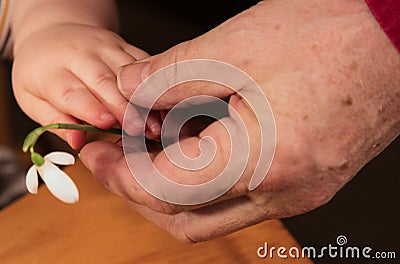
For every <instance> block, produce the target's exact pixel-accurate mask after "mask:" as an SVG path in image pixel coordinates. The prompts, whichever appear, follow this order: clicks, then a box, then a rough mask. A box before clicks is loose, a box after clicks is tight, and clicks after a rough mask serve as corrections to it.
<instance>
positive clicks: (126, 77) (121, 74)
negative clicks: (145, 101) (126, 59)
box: [117, 60, 150, 99]
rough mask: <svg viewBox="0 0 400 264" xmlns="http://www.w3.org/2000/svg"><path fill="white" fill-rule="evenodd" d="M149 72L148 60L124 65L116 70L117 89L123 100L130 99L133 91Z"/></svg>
mask: <svg viewBox="0 0 400 264" xmlns="http://www.w3.org/2000/svg"><path fill="white" fill-rule="evenodd" d="M149 71H150V61H149V60H145V61H141V62H136V63H133V64H128V65H124V66H121V67H120V68H119V69H118V74H117V83H118V88H119V90H120V92H121V93H122V94H123V95H124V96H125V98H127V99H130V98H131V96H132V94H133V92H134V91H135V89H136V88H137V87H138V86H139V85H140V84H141V83H142V81H144V80H145V79H146V78H147V77H148V75H149Z"/></svg>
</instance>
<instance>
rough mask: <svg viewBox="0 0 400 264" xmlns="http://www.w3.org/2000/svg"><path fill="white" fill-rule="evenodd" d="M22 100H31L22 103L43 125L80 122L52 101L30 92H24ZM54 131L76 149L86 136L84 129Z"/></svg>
mask: <svg viewBox="0 0 400 264" xmlns="http://www.w3.org/2000/svg"><path fill="white" fill-rule="evenodd" d="M20 101H25V102H29V103H27V104H21V105H24V107H23V110H24V111H25V112H26V113H29V116H30V117H31V118H32V119H33V120H35V121H37V122H39V123H40V124H42V125H48V124H52V123H67V124H78V123H79V122H78V120H76V119H75V118H74V117H72V116H70V115H67V114H64V113H63V112H61V111H59V110H58V109H57V108H55V107H54V106H52V105H51V104H50V103H48V102H46V101H45V100H43V99H40V98H38V97H36V96H34V95H32V94H30V93H24V96H23V97H21V98H20ZM52 132H53V133H55V134H56V135H58V136H59V137H61V138H62V139H64V140H65V141H67V142H68V144H69V145H70V146H71V147H72V148H74V149H78V148H80V147H81V146H82V145H83V143H84V142H85V138H86V133H85V132H84V131H76V130H58V129H57V130H52Z"/></svg>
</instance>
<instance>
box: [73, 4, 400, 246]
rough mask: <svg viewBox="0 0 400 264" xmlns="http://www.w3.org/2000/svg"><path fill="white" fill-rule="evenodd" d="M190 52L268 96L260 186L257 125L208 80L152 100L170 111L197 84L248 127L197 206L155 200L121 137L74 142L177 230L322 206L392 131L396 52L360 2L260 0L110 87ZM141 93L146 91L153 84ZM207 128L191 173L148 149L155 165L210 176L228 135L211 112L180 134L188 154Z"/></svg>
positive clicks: (398, 124) (167, 171)
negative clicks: (246, 140) (241, 163)
mask: <svg viewBox="0 0 400 264" xmlns="http://www.w3.org/2000/svg"><path fill="white" fill-rule="evenodd" d="M376 51H379V52H376ZM197 58H201V59H204V58H206V59H215V60H220V61H224V62H228V63H230V64H233V65H235V66H237V67H238V68H240V69H242V70H244V71H245V72H247V73H248V74H249V75H250V76H251V77H252V78H253V79H254V80H255V81H256V82H257V83H258V84H259V86H260V87H261V88H262V90H263V92H264V94H265V96H266V97H267V98H268V100H269V102H270V104H271V107H272V110H273V112H274V116H275V121H276V129H277V145H276V152H275V157H274V160H273V163H272V166H271V168H270V171H269V173H268V175H267V177H266V178H265V179H264V180H263V182H262V183H261V185H260V186H259V187H258V188H256V189H255V190H253V191H249V190H248V189H247V186H248V182H249V178H250V177H251V173H252V171H253V170H254V167H255V166H256V158H258V156H257V153H258V152H259V146H258V144H257V143H258V142H259V136H260V135H259V134H258V133H254V134H252V128H253V127H255V126H257V123H256V120H255V118H254V115H253V114H252V112H251V110H250V108H249V107H248V105H247V104H246V103H244V102H243V100H241V98H240V97H239V96H238V95H236V94H235V93H234V92H233V91H231V90H230V89H228V88H226V87H223V86H218V85H215V84H209V83H201V82H200V83H195V84H192V83H186V84H181V85H179V86H177V87H176V88H173V89H171V90H169V91H168V92H167V93H166V94H164V95H163V96H162V97H161V98H160V100H158V101H157V103H156V104H155V105H154V109H156V110H168V109H170V108H171V107H172V106H174V105H175V104H176V103H178V102H180V101H181V100H183V99H185V98H188V97H191V96H194V95H204V94H205V95H211V96H215V97H220V98H227V97H230V101H229V103H230V105H231V106H232V107H233V108H235V109H236V110H237V111H238V113H239V114H240V115H241V116H242V118H243V120H245V124H246V127H247V131H248V132H249V133H250V134H251V135H250V139H251V141H250V146H251V149H250V159H249V162H248V164H247V167H246V170H245V172H244V174H243V176H242V178H241V179H240V181H239V182H238V183H237V184H236V185H235V186H234V187H233V188H232V189H231V190H230V191H228V192H227V193H226V194H225V195H224V196H222V197H220V198H219V199H217V200H215V201H212V202H210V203H207V204H202V205H199V206H196V207H192V206H190V207H187V206H179V205H173V204H169V203H166V202H163V201H160V200H158V199H156V198H154V197H153V196H151V195H150V194H148V193H146V192H145V191H144V190H143V189H142V188H141V187H140V186H139V185H138V183H137V182H136V181H135V179H134V177H132V175H131V173H130V171H129V169H128V166H127V164H126V161H125V158H124V155H123V152H122V149H121V147H120V146H118V145H116V144H112V143H105V142H95V143H91V144H88V145H86V146H85V147H84V148H83V149H82V151H81V158H82V160H83V162H84V163H85V164H86V166H87V167H88V168H89V169H90V170H91V171H92V172H93V173H94V175H95V176H96V177H97V179H98V180H99V181H100V182H101V183H102V184H103V185H104V186H105V187H106V188H107V189H108V190H110V191H111V192H113V193H116V194H118V195H120V196H121V197H122V198H123V199H124V200H126V201H127V202H128V203H129V204H130V205H131V206H132V207H133V208H135V209H136V210H138V211H139V212H140V213H142V214H143V215H144V216H145V217H147V218H148V219H150V220H151V221H153V222H154V223H156V224H157V225H159V226H161V227H162V228H164V229H166V230H167V231H168V232H170V233H171V234H172V235H174V236H176V237H178V238H180V239H182V240H186V241H195V242H197V241H203V240H208V239H212V238H214V237H216V236H220V235H224V234H228V233H231V232H234V231H236V230H238V229H241V228H244V227H246V226H249V225H252V224H255V223H258V222H261V221H263V220H266V219H270V218H280V217H288V216H292V215H296V214H301V213H304V212H307V211H309V210H312V209H314V208H316V207H318V206H321V205H323V204H325V203H326V202H328V201H329V200H330V199H331V198H332V197H333V196H334V195H335V194H336V192H337V191H338V190H339V189H340V188H341V187H342V186H343V185H344V184H345V183H347V182H348V181H349V180H350V179H351V178H352V177H353V176H354V175H355V174H356V173H357V172H358V171H359V170H360V169H361V168H362V167H363V166H364V165H365V164H366V163H367V162H368V161H370V160H371V159H372V158H373V157H374V156H376V155H377V154H378V153H379V152H380V151H382V150H383V149H384V148H385V147H386V146H387V145H388V144H389V143H390V142H391V141H392V140H393V139H394V138H396V137H397V136H398V134H399V132H400V119H399V116H398V112H399V110H400V85H399V82H400V77H399V75H398V74H397V73H398V70H399V69H400V56H399V54H398V51H397V50H396V49H395V48H394V46H393V45H392V44H391V42H390V41H389V40H388V39H387V37H386V36H385V34H384V32H382V30H381V29H380V27H379V25H378V24H377V22H376V21H375V19H374V17H373V16H372V14H371V13H370V11H369V9H368V7H367V6H366V4H365V3H364V1H361V0H351V1H349V0H339V1H328V0H324V1H312V0H306V1H301V2H293V1H290V0H279V1H278V0H276V1H273V0H271V1H264V2H261V3H259V4H258V5H256V6H254V7H252V8H250V9H249V10H247V11H245V12H243V13H241V14H239V15H237V16H236V17H234V18H232V19H230V20H228V21H226V22H225V23H223V24H222V25H220V26H219V27H217V28H215V29H214V30H212V31H210V32H208V33H206V34H204V35H202V36H200V37H198V38H196V39H194V40H191V41H188V42H184V43H181V44H179V45H177V46H175V47H173V48H172V49H170V50H168V51H166V52H164V53H162V54H159V55H157V56H154V57H152V58H151V59H150V60H148V62H147V63H139V64H132V65H129V66H126V67H124V68H123V69H121V71H120V73H119V87H120V89H121V91H122V92H123V93H124V94H125V95H126V97H127V98H130V95H131V94H132V93H133V92H134V90H135V89H136V88H137V86H138V84H139V83H140V82H141V81H142V80H143V79H144V78H145V77H147V76H149V74H151V73H153V72H155V71H157V70H159V69H161V68H162V67H164V66H167V65H169V64H171V63H174V62H177V61H184V60H189V59H197ZM178 74H179V73H178ZM166 78H174V76H166ZM146 92H147V93H148V94H147V96H149V95H151V93H152V92H153V91H152V90H148V91H146ZM142 97H143V98H144V99H145V97H146V94H144V95H142ZM135 103H138V102H135ZM204 136H211V137H212V138H213V139H214V140H215V141H216V143H217V154H216V157H215V159H214V161H213V163H212V164H211V165H210V166H208V167H207V168H205V169H203V170H201V171H199V172H193V171H185V170H182V169H179V168H177V167H176V166H175V165H173V164H172V163H171V162H170V161H169V160H168V159H167V157H166V155H165V153H164V152H163V151H161V152H154V153H152V154H151V157H152V159H153V162H154V166H155V167H156V168H157V169H158V170H160V172H161V173H162V174H163V175H164V176H166V177H168V178H170V179H172V180H175V181H176V182H182V181H184V179H186V178H189V179H190V180H189V181H191V183H193V182H198V181H204V180H209V179H210V178H213V177H215V176H216V175H218V173H219V172H220V171H221V168H224V166H225V165H226V162H225V161H226V157H227V155H229V147H226V142H229V138H228V135H227V132H226V131H225V129H224V128H223V127H222V126H221V125H220V124H219V123H218V122H214V123H212V124H211V125H209V126H208V127H207V128H205V129H204V130H203V131H201V133H200V134H199V137H191V138H185V139H184V140H182V141H181V142H179V143H180V145H181V147H182V149H183V151H184V152H185V154H187V155H188V156H192V157H193V156H196V155H198V152H199V148H198V142H199V138H200V137H204ZM134 173H145V172H143V171H140V170H138V171H135V172H134ZM189 176H190V177H189Z"/></svg>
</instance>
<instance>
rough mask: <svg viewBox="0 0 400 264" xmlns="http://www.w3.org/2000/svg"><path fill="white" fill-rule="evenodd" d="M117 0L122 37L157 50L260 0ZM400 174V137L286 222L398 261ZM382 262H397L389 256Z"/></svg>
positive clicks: (21, 122)
mask: <svg viewBox="0 0 400 264" xmlns="http://www.w3.org/2000/svg"><path fill="white" fill-rule="evenodd" d="M117 2H118V5H119V9H120V15H121V21H122V22H121V28H122V35H123V37H124V38H125V39H126V40H127V41H129V42H130V43H132V44H134V45H136V46H138V47H140V48H142V49H144V50H146V51H147V52H149V53H150V54H156V53H159V52H162V51H164V50H166V49H168V48H170V47H171V46H173V45H174V44H177V43H179V42H182V41H185V40H188V39H191V38H194V37H196V36H198V35H200V34H203V33H205V32H207V31H208V30H210V29H211V28H213V27H215V26H217V25H218V24H220V23H221V22H223V21H224V20H226V19H228V18H229V17H232V16H234V15H235V14H237V13H239V12H240V11H241V10H244V9H246V8H247V7H249V6H251V5H253V4H255V3H256V2H257V1H240V0H230V1H228V0H223V1H222V0H221V1H209V0H206V1H185V2H181V1H165V0H162V1H154V0H150V1H146V2H145V1H128V0H126V1H122V0H120V1H117ZM138 2H139V3H138ZM3 85H4V83H3V84H2V86H3ZM2 90H3V91H4V89H2ZM8 91H10V90H8ZM2 96H5V97H7V98H8V101H9V102H11V104H10V106H9V107H10V109H9V111H10V112H11V117H10V118H9V119H11V120H10V123H11V124H12V125H11V126H10V127H9V129H12V135H13V140H14V142H12V144H15V145H16V146H19V145H20V144H21V143H20V142H21V141H22V138H23V137H24V135H25V134H26V133H27V131H29V130H30V129H31V128H33V127H34V126H35V124H34V123H33V122H31V121H29V119H28V118H27V117H26V116H25V115H24V114H23V113H22V112H21V111H20V110H19V108H18V107H17V106H16V103H15V101H13V98H12V94H11V92H6V94H3V92H2ZM13 121H15V122H13ZM2 129H4V128H2ZM52 140H54V139H52ZM58 144H60V143H58ZM399 176H400V138H398V139H397V140H396V141H395V142H393V143H392V144H391V145H390V146H389V147H388V148H387V149H386V150H385V151H384V152H383V153H382V154H381V155H380V156H378V157H377V158H376V159H374V160H373V161H371V162H370V163H369V164H368V165H367V166H366V167H365V168H364V169H363V170H362V171H361V172H359V174H358V175H357V176H356V177H355V178H354V179H353V180H352V181H351V182H350V183H348V184H347V185H346V186H345V187H344V188H343V189H342V190H341V191H340V192H339V193H338V194H337V195H336V196H335V197H334V198H333V199H332V200H331V201H330V202H329V203H328V204H326V205H324V206H322V207H320V208H318V209H316V210H314V211H312V212H309V213H306V214H304V215H300V216H296V217H291V218H288V219H283V222H284V224H285V225H286V226H287V227H288V228H289V230H290V231H291V233H292V234H293V235H294V236H295V238H296V239H297V240H298V241H299V243H300V244H301V245H302V246H315V247H322V246H326V245H328V244H332V245H336V237H337V236H338V235H345V236H346V237H347V239H348V244H347V245H353V246H359V247H363V246H370V247H372V248H373V249H374V250H380V251H396V253H397V260H398V259H399V258H400V241H399V235H400V234H399V231H400V229H399V223H400V216H399V213H398V211H399V201H400V199H399V198H400V194H399V192H400V190H399V187H400V177H399ZM260 236H262V234H260ZM278 246H279V245H278ZM315 263H374V262H373V261H365V260H358V261H352V260H348V259H346V260H343V259H342V260H341V259H337V258H336V259H334V260H330V259H327V258H324V259H322V260H318V259H317V260H315ZM381 263H396V262H395V261H393V260H386V261H382V262H381ZM397 263H398V261H397Z"/></svg>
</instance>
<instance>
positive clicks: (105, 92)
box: [72, 57, 128, 124]
mask: <svg viewBox="0 0 400 264" xmlns="http://www.w3.org/2000/svg"><path fill="white" fill-rule="evenodd" d="M76 66H77V67H78V65H76ZM77 67H75V68H74V69H73V70H72V71H73V72H74V74H75V75H76V76H78V77H79V78H80V80H81V81H82V82H83V83H85V85H86V87H87V88H88V89H89V90H90V92H91V93H92V94H93V95H94V96H95V97H96V98H97V99H98V100H99V101H100V102H101V103H102V104H103V105H104V106H105V107H106V108H107V109H108V110H109V111H110V112H111V113H113V114H114V116H115V117H116V118H117V120H118V122H119V123H120V124H122V120H123V117H124V113H125V109H126V107H127V106H128V101H127V100H126V99H125V98H124V97H123V96H122V94H121V93H120V92H119V90H118V88H117V80H116V76H115V74H114V73H113V71H112V70H111V69H110V68H109V67H108V66H107V65H106V64H104V63H103V62H102V61H101V60H100V59H99V58H96V57H93V58H88V59H86V60H85V61H81V63H80V65H79V68H77Z"/></svg>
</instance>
